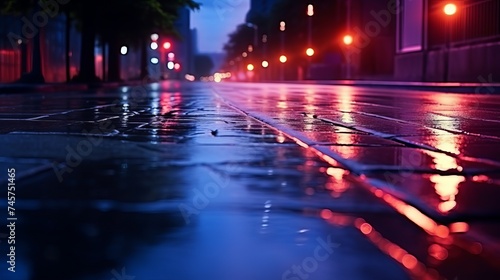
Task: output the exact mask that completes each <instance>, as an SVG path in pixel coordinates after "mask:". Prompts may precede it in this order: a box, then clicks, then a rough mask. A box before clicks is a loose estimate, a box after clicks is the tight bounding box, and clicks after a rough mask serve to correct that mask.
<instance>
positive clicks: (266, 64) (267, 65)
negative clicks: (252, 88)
mask: <svg viewBox="0 0 500 280" xmlns="http://www.w3.org/2000/svg"><path fill="white" fill-rule="evenodd" d="M262 67H264V68H267V67H269V62H267V60H264V61H262Z"/></svg>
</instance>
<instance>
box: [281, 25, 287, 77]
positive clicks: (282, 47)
mask: <svg viewBox="0 0 500 280" xmlns="http://www.w3.org/2000/svg"><path fill="white" fill-rule="evenodd" d="M285 30H286V23H285V22H284V21H281V22H280V33H281V36H280V37H281V56H280V62H281V66H280V80H282V81H283V80H284V79H285V73H284V69H283V63H285V62H286V56H285V55H284V53H285Z"/></svg>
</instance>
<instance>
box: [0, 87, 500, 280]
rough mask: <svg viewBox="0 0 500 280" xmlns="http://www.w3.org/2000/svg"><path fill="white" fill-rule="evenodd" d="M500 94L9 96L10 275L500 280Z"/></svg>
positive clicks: (136, 91)
mask: <svg viewBox="0 0 500 280" xmlns="http://www.w3.org/2000/svg"><path fill="white" fill-rule="evenodd" d="M497 89H498V87H489V86H488V85H481V84H477V85H476V87H474V86H470V87H468V88H465V87H464V88H462V89H461V93H452V92H449V91H437V90H436V91H433V89H432V88H425V89H423V88H419V87H417V86H411V87H410V86H407V87H403V86H395V85H392V86H390V87H385V86H381V85H379V86H377V87H375V86H370V85H369V84H368V83H366V84H364V85H328V84H326V83H323V84H320V83H316V82H310V83H277V82H276V83H235V82H222V83H214V82H212V83H210V82H205V83H204V82H181V81H162V82H159V83H145V84H138V83H137V84H135V85H130V86H107V87H101V88H94V89H87V90H85V89H81V88H76V87H75V88H73V89H71V87H67V88H65V89H64V90H57V91H55V90H51V91H43V90H41V88H35V87H33V91H32V92H17V93H13V92H8V91H9V90H8V89H6V90H2V93H1V94H0V133H1V137H0V167H1V170H3V171H2V172H1V173H0V181H1V184H2V185H4V186H7V185H8V184H9V183H10V186H15V189H12V190H11V192H7V191H2V192H0V206H1V208H2V209H5V211H4V210H2V211H0V224H1V228H0V249H1V255H0V256H1V258H0V259H1V260H2V263H1V265H0V267H1V270H0V279H26V280H28V279H77V280H87V279H89V280H90V279H102V280H122V279H128V280H132V279H136V280H149V279H151V280H156V279H182V280H183V279H218V280H234V279H241V280H251V279H252V280H255V279H269V280H272V279H283V280H298V279H301V280H302V279H315V280H316V279H317V280H322V279H381V280H382V279H384V280H385V279H460V280H462V279H499V278H500V248H499V244H500V240H499V236H500V235H499V233H500V224H499V222H498V221H499V220H500V219H499V218H500V204H499V203H498V198H499V197H500V150H499V149H498V147H500V130H499V129H498V124H499V123H500V96H498V95H495V94H492V93H494V92H495V91H496V90H497ZM478 92H482V93H478ZM8 170H10V171H8ZM13 182H14V183H13ZM14 196H15V203H10V201H11V199H8V197H14ZM6 209H10V210H9V211H7V210H6ZM8 225H11V226H8ZM10 240H15V248H14V249H15V250H14V255H13V254H12V251H11V250H12V249H11V247H10V246H11V245H12V244H11V242H10ZM8 244H11V245H8ZM9 254H10V255H9ZM6 255H7V258H8V259H7V261H5V260H6ZM9 260H10V261H13V263H9ZM12 266H14V267H15V271H16V272H15V273H12V272H11V271H9V270H8V268H9V267H12Z"/></svg>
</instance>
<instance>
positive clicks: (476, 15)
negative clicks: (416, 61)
mask: <svg viewBox="0 0 500 280" xmlns="http://www.w3.org/2000/svg"><path fill="white" fill-rule="evenodd" d="M429 4H430V5H429V25H428V34H429V37H428V38H429V41H428V43H429V46H430V47H432V46H436V45H441V44H445V43H446V40H447V38H448V36H449V39H450V41H451V43H453V44H455V43H467V42H473V41H476V40H486V39H488V38H495V37H497V36H499V37H500V1H498V0H469V1H461V2H458V3H457V6H458V10H457V13H456V14H455V15H452V16H446V15H444V13H443V10H442V9H443V1H441V0H431V1H429ZM448 32H449V33H451V34H450V35H448V34H447V33H448Z"/></svg>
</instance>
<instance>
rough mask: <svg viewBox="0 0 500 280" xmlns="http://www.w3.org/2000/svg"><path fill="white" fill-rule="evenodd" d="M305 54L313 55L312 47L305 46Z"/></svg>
mask: <svg viewBox="0 0 500 280" xmlns="http://www.w3.org/2000/svg"><path fill="white" fill-rule="evenodd" d="M306 55H307V56H313V55H314V49H313V48H307V50H306Z"/></svg>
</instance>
